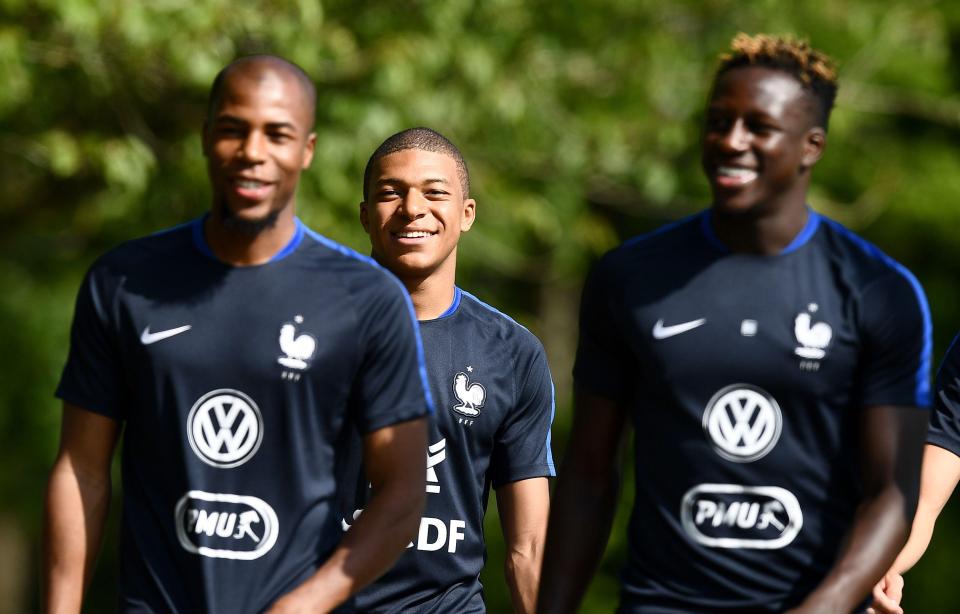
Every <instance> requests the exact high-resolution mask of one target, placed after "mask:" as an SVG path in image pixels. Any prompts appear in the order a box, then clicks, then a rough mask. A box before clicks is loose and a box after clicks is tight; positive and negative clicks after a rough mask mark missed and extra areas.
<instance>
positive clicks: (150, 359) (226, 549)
mask: <svg viewBox="0 0 960 614" xmlns="http://www.w3.org/2000/svg"><path fill="white" fill-rule="evenodd" d="M57 396H59V397H60V398H62V399H63V400H64V401H66V402H68V403H71V404H73V405H76V406H79V407H81V408H84V409H86V410H89V411H92V412H96V413H99V414H102V415H104V416H107V417H110V418H113V419H115V420H118V421H123V422H124V423H125V426H124V437H123V453H122V468H123V520H122V553H121V565H120V568H121V579H120V601H121V606H120V609H121V611H156V612H167V611H173V612H231V613H233V612H261V611H263V610H264V609H266V608H267V607H268V606H269V605H270V604H271V603H272V602H273V601H275V600H276V599H277V598H278V597H280V596H282V595H283V594H285V593H286V592H288V591H290V590H291V589H292V588H294V587H295V586H297V585H298V584H299V583H301V582H303V581H304V580H305V579H306V578H308V577H309V576H310V575H311V574H312V573H313V572H314V571H315V570H316V569H317V568H318V566H319V565H320V564H321V563H322V562H323V561H324V560H325V559H326V558H327V556H328V555H329V553H330V552H331V551H332V550H333V549H334V547H335V546H336V544H337V543H338V542H339V541H340V538H341V536H342V533H341V530H340V526H339V525H340V521H339V520H340V519H339V514H338V510H337V507H336V501H337V500H338V499H337V498H338V494H339V487H340V483H339V482H340V477H341V476H342V474H341V471H342V467H343V462H344V458H343V449H344V444H345V443H346V442H347V441H348V437H349V435H350V433H351V432H352V431H355V430H357V429H359V431H361V432H368V431H372V430H376V429H379V428H382V427H385V426H388V425H391V424H394V423H398V422H401V421H405V420H410V419H414V418H418V417H421V416H424V415H426V414H428V413H430V412H431V411H432V408H431V401H430V399H429V390H428V389H427V388H426V387H425V370H424V367H423V362H422V347H421V346H420V340H419V335H418V332H417V328H416V324H415V320H414V317H413V310H412V305H411V304H410V301H409V297H408V296H407V294H406V292H405V291H404V289H403V288H402V286H400V285H399V284H398V283H397V282H396V280H395V278H393V276H392V275H390V274H389V273H387V272H386V271H385V270H383V269H382V268H380V267H379V266H377V265H376V264H374V263H373V262H372V261H371V260H370V259H369V258H366V257H364V256H360V255H359V254H355V253H353V252H352V251H350V250H348V249H346V248H344V247H342V246H339V245H337V244H336V243H333V242H332V241H329V240H328V239H326V238H324V237H322V236H320V235H317V234H315V233H313V232H312V231H310V230H307V229H306V228H305V227H304V226H303V225H302V224H301V223H300V222H299V220H298V221H297V230H296V233H295V236H294V238H293V239H292V240H291V242H290V244H289V245H287V247H286V248H285V249H284V250H282V251H281V252H280V253H278V254H277V255H276V256H275V257H274V258H273V260H271V261H270V262H268V263H266V264H263V265H260V266H250V267H232V266H229V265H226V264H223V263H221V262H219V261H218V260H216V259H215V258H213V257H212V253H211V252H210V249H209V247H208V246H207V245H206V243H205V241H204V237H203V219H200V220H196V221H194V222H192V223H188V224H185V225H183V226H179V227H177V228H174V229H172V230H169V231H166V232H162V233H158V234H156V235H152V236H149V237H146V238H142V239H138V240H134V241H131V242H129V243H126V244H124V245H122V246H120V247H118V248H116V249H114V250H112V251H111V252H109V253H108V254H106V255H105V256H103V257H102V258H101V259H100V260H98V261H97V262H96V263H95V264H94V265H93V267H92V268H91V270H90V271H89V273H88V274H87V277H86V279H85V281H84V283H83V286H82V287H81V290H80V294H79V298H78V300H77V306H76V314H75V319H74V323H73V329H72V336H71V346H70V354H69V358H68V360H67V364H66V367H65V369H64V373H63V377H62V379H61V382H60V386H59V388H58V390H57Z"/></svg>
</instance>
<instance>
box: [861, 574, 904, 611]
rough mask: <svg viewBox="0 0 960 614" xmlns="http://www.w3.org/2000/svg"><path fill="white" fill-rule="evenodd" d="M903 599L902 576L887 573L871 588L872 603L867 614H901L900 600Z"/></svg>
mask: <svg viewBox="0 0 960 614" xmlns="http://www.w3.org/2000/svg"><path fill="white" fill-rule="evenodd" d="M901 599H903V576H901V575H900V574H898V573H893V572H887V575H885V576H883V578H881V579H880V581H879V582H877V585H876V586H874V587H873V603H872V604H870V607H869V608H868V609H867V614H903V608H901V607H900V600H901Z"/></svg>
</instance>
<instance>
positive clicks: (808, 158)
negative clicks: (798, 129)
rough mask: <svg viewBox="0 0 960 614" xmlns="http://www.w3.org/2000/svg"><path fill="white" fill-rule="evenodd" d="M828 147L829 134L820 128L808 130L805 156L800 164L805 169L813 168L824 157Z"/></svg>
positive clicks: (805, 141) (804, 143)
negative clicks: (824, 151)
mask: <svg viewBox="0 0 960 614" xmlns="http://www.w3.org/2000/svg"><path fill="white" fill-rule="evenodd" d="M826 147H827V132H826V130H824V129H823V128H822V127H820V126H815V127H813V128H810V129H809V130H807V134H806V135H805V136H804V139H803V156H802V157H801V158H800V164H802V165H803V168H804V169H808V168H810V167H812V166H813V165H814V164H816V163H817V162H819V161H820V158H821V157H823V150H824V149H826Z"/></svg>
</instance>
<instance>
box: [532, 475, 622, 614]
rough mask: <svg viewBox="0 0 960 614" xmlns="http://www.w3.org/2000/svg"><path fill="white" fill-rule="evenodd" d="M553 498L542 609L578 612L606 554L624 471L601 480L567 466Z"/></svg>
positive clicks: (554, 613)
mask: <svg viewBox="0 0 960 614" xmlns="http://www.w3.org/2000/svg"><path fill="white" fill-rule="evenodd" d="M561 476H562V477H561V478H560V480H559V483H558V484H557V489H556V492H555V493H554V497H553V501H552V509H551V513H550V524H549V529H548V531H547V544H546V548H545V552H544V562H543V573H542V576H541V583H540V595H539V599H538V605H537V611H538V612H542V613H546V614H559V613H562V612H575V611H577V609H578V608H579V605H580V601H581V599H583V595H584V593H585V592H586V590H587V587H588V586H589V584H590V579H591V578H592V577H593V574H594V572H595V571H596V569H597V565H598V564H599V562H600V558H601V557H602V555H603V550H604V547H605V546H606V543H607V538H608V537H609V536H610V527H611V524H612V523H613V518H614V514H615V511H616V507H617V498H618V495H619V490H620V475H619V472H618V471H616V470H611V471H610V474H609V476H608V478H607V479H603V480H596V479H591V478H590V476H588V475H586V474H583V473H579V472H577V471H576V470H575V469H574V468H572V467H571V468H570V469H569V470H568V469H567V466H566V465H565V466H564V468H563V470H562V471H561Z"/></svg>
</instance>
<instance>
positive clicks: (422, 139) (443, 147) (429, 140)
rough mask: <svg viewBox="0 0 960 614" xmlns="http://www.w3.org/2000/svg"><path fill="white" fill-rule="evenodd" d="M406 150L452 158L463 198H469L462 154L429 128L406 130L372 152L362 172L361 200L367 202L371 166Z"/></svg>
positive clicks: (468, 182) (464, 161)
mask: <svg viewBox="0 0 960 614" xmlns="http://www.w3.org/2000/svg"><path fill="white" fill-rule="evenodd" d="M408 149H419V150H420V151H430V152H433V153H439V154H444V155H446V156H450V157H451V158H453V161H454V162H456V164H457V178H458V179H459V180H460V188H461V190H463V197H464V198H469V197H470V172H469V171H468V170H467V162H466V160H464V159H463V154H461V153H460V150H459V149H457V146H456V145H454V144H453V143H452V142H451V141H450V139H448V138H447V137H445V136H443V135H442V134H440V133H439V132H437V131H436V130H431V129H430V128H422V127H421V128H408V129H407V130H404V131H402V132H398V133H396V134H394V135H393V136H391V137H389V138H387V140H386V141H384V142H383V143H381V144H380V147H377V149H376V150H375V151H374V152H373V154H372V155H371V156H370V159H369V160H367V167H366V168H365V169H364V171H363V200H367V197H368V196H369V192H370V179H371V177H370V175H371V173H372V172H373V165H374V164H376V162H377V160H379V159H380V158H383V157H385V156H389V155H390V154H392V153H397V152H398V151H406V150H408Z"/></svg>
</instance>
